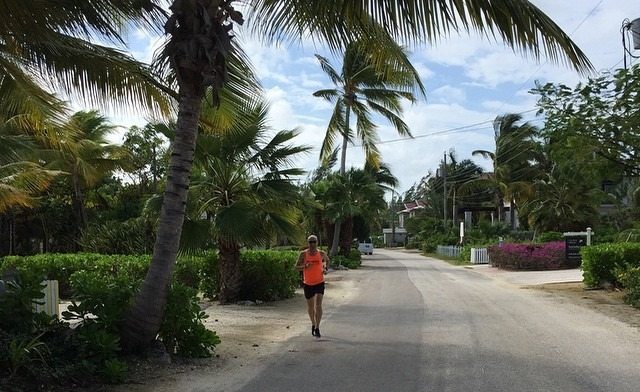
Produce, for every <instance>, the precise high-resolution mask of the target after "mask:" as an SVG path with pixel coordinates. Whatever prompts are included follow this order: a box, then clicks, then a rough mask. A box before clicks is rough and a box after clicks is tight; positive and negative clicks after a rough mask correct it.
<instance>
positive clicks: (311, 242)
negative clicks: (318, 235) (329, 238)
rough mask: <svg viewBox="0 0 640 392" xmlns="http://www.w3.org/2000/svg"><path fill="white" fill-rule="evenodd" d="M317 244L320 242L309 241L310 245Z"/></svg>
mask: <svg viewBox="0 0 640 392" xmlns="http://www.w3.org/2000/svg"><path fill="white" fill-rule="evenodd" d="M317 242H318V241H309V243H310V244H315V243H317Z"/></svg>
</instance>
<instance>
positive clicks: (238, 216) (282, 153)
mask: <svg viewBox="0 0 640 392" xmlns="http://www.w3.org/2000/svg"><path fill="white" fill-rule="evenodd" d="M238 117H239V118H243V120H242V121H240V122H239V123H238V124H236V127H235V129H233V130H231V131H230V132H227V133H224V134H218V135H211V134H208V135H203V136H202V137H201V138H200V139H199V140H198V143H197V147H196V155H195V174H196V175H195V177H194V180H193V187H192V191H193V195H194V196H195V197H196V199H197V200H198V205H199V206H200V208H199V210H198V215H200V216H202V215H203V214H204V215H206V216H207V217H210V218H211V220H212V222H213V235H214V238H215V239H216V240H217V245H218V251H219V263H220V264H219V267H220V283H221V287H220V295H219V300H220V302H221V303H230V302H234V301H236V300H238V299H239V298H238V296H239V294H240V284H241V279H240V278H241V276H240V248H241V247H242V246H243V245H257V244H265V243H267V242H268V241H269V240H270V239H271V238H272V237H273V235H274V234H276V233H279V234H283V235H285V236H288V237H291V238H296V237H297V236H299V235H300V228H299V227H298V218H299V213H300V211H299V210H297V209H296V208H295V205H296V204H297V199H298V189H297V187H296V186H295V184H294V183H293V182H292V176H298V175H301V174H302V173H303V171H302V169H298V168H293V167H291V165H292V162H293V160H294V159H295V158H296V156H297V155H299V154H301V153H305V152H307V151H309V149H310V148H309V147H304V146H296V145H293V144H291V141H292V139H293V138H294V137H296V136H297V134H298V133H297V131H295V130H292V131H279V132H276V133H275V135H273V136H272V137H269V136H268V134H269V132H270V128H269V127H268V126H267V124H266V119H267V106H266V105H265V104H259V105H258V106H256V107H255V108H253V109H252V110H250V111H247V112H240V113H238Z"/></svg>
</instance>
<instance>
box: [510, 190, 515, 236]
mask: <svg viewBox="0 0 640 392" xmlns="http://www.w3.org/2000/svg"><path fill="white" fill-rule="evenodd" d="M509 219H510V223H511V230H515V229H516V201H515V199H514V198H513V197H512V198H511V206H510V207H509Z"/></svg>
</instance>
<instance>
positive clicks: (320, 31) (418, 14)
mask: <svg viewBox="0 0 640 392" xmlns="http://www.w3.org/2000/svg"><path fill="white" fill-rule="evenodd" d="M327 15H332V16H333V17H332V18H327ZM248 20H249V22H250V23H251V26H250V27H251V29H252V30H253V31H254V32H256V33H258V34H259V35H260V36H262V37H264V38H265V39H266V40H269V41H272V42H276V41H282V40H293V39H296V40H297V39H301V38H304V37H308V36H310V37H312V38H314V39H317V40H319V41H322V42H324V43H326V44H327V45H328V46H329V47H330V48H332V49H333V50H339V49H341V48H344V46H345V42H350V41H353V40H354V39H356V38H360V37H364V36H366V35H367V34H370V33H371V30H372V28H371V24H372V22H373V23H377V24H380V25H382V26H385V28H386V29H387V31H389V32H390V34H392V36H394V37H395V38H396V39H398V40H403V41H404V42H410V43H416V42H419V41H427V42H430V43H433V42H437V41H438V40H439V39H440V38H441V37H443V36H447V35H449V34H450V33H451V32H461V31H471V30H474V31H478V32H479V33H481V34H483V35H485V36H488V37H499V38H500V39H501V40H502V41H503V42H504V43H505V44H506V45H508V46H509V47H511V48H513V49H514V50H516V51H518V52H522V53H531V54H532V55H533V57H534V58H536V59H538V58H540V57H541V56H542V54H544V55H545V56H546V57H547V58H549V59H550V60H551V61H553V62H556V63H558V62H563V63H567V64H568V65H570V66H572V67H573V68H575V69H576V70H577V71H579V72H583V73H586V72H591V71H592V70H593V66H592V65H591V63H590V62H589V60H588V59H587V57H586V55H585V54H584V53H583V52H582V50H580V48H578V46H577V45H576V44H575V43H574V42H573V41H572V40H571V38H570V37H569V36H568V35H567V34H566V33H565V32H563V31H562V29H561V28H560V27H559V26H558V25H557V24H556V23H555V22H553V20H551V18H549V17H548V16H547V15H546V14H545V13H544V12H542V11H541V10H540V9H539V8H538V7H536V6H535V5H534V4H532V3H531V2H530V1H527V0H494V1H483V0H456V1H448V0H430V1H415V0H409V1H395V0H372V1H365V2H354V1H350V0H337V1H326V0H289V1H278V0H262V1H255V2H253V7H252V9H251V10H250V15H249V18H248Z"/></svg>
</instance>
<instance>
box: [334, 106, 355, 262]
mask: <svg viewBox="0 0 640 392" xmlns="http://www.w3.org/2000/svg"><path fill="white" fill-rule="evenodd" d="M350 115H351V107H350V106H349V105H347V109H346V111H345V116H344V122H345V129H344V134H343V135H342V154H341V157H340V175H341V176H344V175H345V174H346V173H347V143H348V142H349V117H350ZM341 224H342V221H341V219H340V218H338V219H336V222H335V227H334V229H333V243H332V244H331V251H330V252H329V256H331V257H333V256H335V255H336V254H337V253H338V245H339V244H340V226H341Z"/></svg>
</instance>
